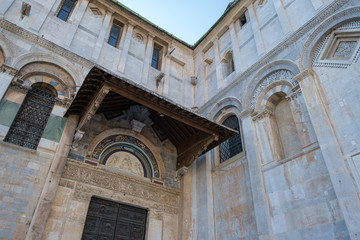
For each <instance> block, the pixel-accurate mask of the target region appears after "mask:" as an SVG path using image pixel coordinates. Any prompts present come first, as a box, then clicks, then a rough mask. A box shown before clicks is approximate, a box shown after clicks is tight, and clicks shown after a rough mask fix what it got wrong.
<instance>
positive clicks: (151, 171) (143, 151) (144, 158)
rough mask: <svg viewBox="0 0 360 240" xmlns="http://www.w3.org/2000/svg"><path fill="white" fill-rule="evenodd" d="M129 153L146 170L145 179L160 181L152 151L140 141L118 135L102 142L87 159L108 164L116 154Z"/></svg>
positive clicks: (158, 169) (158, 170)
mask: <svg viewBox="0 0 360 240" xmlns="http://www.w3.org/2000/svg"><path fill="white" fill-rule="evenodd" d="M120 151H124V152H128V153H130V154H132V155H134V156H135V157H136V158H137V159H138V160H139V161H140V163H141V164H142V167H143V168H144V177H149V178H152V177H155V178H158V179H160V177H161V174H160V168H159V165H158V163H157V161H156V159H155V157H154V154H153V153H152V152H151V150H150V149H149V148H148V147H147V146H146V145H145V144H144V143H143V142H142V141H140V140H139V139H137V138H135V137H132V136H127V135H122V134H116V135H111V136H108V137H106V138H105V139H103V140H101V141H100V142H99V143H98V144H97V145H96V147H95V148H94V149H93V150H92V152H90V153H88V155H87V156H86V158H88V159H90V160H93V161H96V162H98V163H100V164H106V161H107V159H108V158H109V157H110V156H111V155H112V154H114V153H115V152H120Z"/></svg>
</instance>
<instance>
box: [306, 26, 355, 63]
mask: <svg viewBox="0 0 360 240" xmlns="http://www.w3.org/2000/svg"><path fill="white" fill-rule="evenodd" d="M348 30H352V31H351V32H348ZM354 30H355V31H356V30H358V32H354ZM354 34H355V36H354ZM359 35H360V21H353V22H350V23H347V24H344V25H342V26H340V27H338V28H336V29H335V30H333V31H332V32H331V33H329V34H328V35H327V36H325V37H324V39H323V40H322V41H321V42H320V43H319V44H318V45H317V47H316V48H315V52H314V57H313V59H312V66H313V67H331V68H347V67H348V66H350V65H351V64H352V63H354V62H357V61H358V59H359V57H360V47H359V45H358V42H359ZM347 38H351V39H350V40H347ZM334 48H336V49H334ZM354 52H356V53H355V54H354ZM331 53H332V54H331ZM336 60H337V61H336ZM344 60H345V61H344Z"/></svg>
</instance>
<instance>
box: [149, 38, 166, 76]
mask: <svg viewBox="0 0 360 240" xmlns="http://www.w3.org/2000/svg"><path fill="white" fill-rule="evenodd" d="M155 50H157V51H158V59H156V63H157V64H156V67H155V66H153V62H154V53H155ZM162 50H163V47H162V46H161V45H160V44H158V43H154V45H153V52H152V55H151V64H150V65H151V67H153V68H155V69H157V70H159V71H161V65H162V64H161V62H162V52H163V51H162Z"/></svg>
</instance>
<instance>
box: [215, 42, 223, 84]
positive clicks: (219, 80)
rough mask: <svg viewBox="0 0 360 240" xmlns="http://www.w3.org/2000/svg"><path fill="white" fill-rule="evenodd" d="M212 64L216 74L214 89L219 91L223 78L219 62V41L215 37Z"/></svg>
mask: <svg viewBox="0 0 360 240" xmlns="http://www.w3.org/2000/svg"><path fill="white" fill-rule="evenodd" d="M214 49H215V50H214V55H215V56H214V63H213V64H215V68H216V69H215V72H216V85H217V86H216V88H217V89H221V88H222V87H223V77H222V67H221V62H220V60H221V59H220V49H219V39H218V38H217V37H216V39H215V40H214Z"/></svg>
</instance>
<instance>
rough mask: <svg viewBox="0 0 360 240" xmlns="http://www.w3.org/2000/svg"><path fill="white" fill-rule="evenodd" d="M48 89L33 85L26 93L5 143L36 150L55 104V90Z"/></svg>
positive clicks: (48, 87) (41, 85)
mask: <svg viewBox="0 0 360 240" xmlns="http://www.w3.org/2000/svg"><path fill="white" fill-rule="evenodd" d="M50 87H51V86H46V87H44V86H43V84H39V85H35V86H33V87H32V89H31V90H30V91H29V92H28V93H27V95H26V97H25V100H24V102H23V104H22V105H21V107H20V109H19V111H18V113H17V114H16V117H15V120H14V121H13V123H12V124H11V126H10V129H9V131H8V133H7V135H6V137H5V139H4V141H5V142H9V143H12V144H16V145H18V146H22V147H26V148H30V149H36V148H37V146H38V144H39V141H40V139H41V136H42V134H43V131H44V129H45V126H46V123H47V121H48V119H49V117H50V114H51V111H52V109H53V107H54V104H55V98H56V95H55V89H50ZM51 88H52V87H51Z"/></svg>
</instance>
